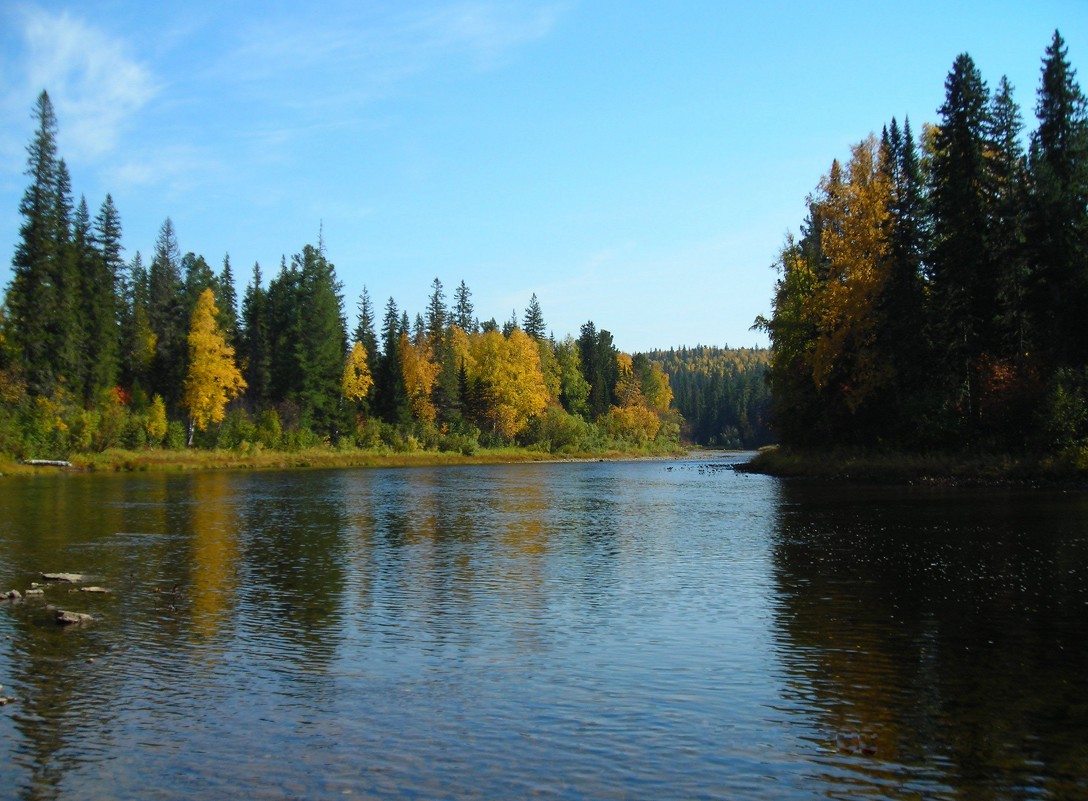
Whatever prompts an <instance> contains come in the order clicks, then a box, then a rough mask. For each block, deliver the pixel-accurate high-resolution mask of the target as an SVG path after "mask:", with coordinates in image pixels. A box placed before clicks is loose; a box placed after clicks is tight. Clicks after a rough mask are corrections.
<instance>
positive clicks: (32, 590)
mask: <svg viewBox="0 0 1088 801" xmlns="http://www.w3.org/2000/svg"><path fill="white" fill-rule="evenodd" d="M31 595H45V590H43V589H41V588H39V587H31V588H30V589H29V590H27V591H26V597H27V598H29V597H30V596H31Z"/></svg>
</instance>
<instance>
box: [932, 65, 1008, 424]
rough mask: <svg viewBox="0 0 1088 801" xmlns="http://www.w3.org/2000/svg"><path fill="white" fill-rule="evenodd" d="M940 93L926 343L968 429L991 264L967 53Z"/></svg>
mask: <svg viewBox="0 0 1088 801" xmlns="http://www.w3.org/2000/svg"><path fill="white" fill-rule="evenodd" d="M945 92H946V96H945V102H944V104H943V105H942V106H941V108H940V114H941V124H940V127H939V128H938V130H937V135H936V140H935V145H934V154H933V159H932V165H931V176H930V182H931V186H930V198H931V202H932V214H933V243H932V248H931V250H930V255H929V262H930V286H931V288H932V315H931V337H932V340H931V341H932V342H933V344H934V347H935V352H936V353H937V354H942V353H943V354H944V355H945V356H946V359H945V360H944V366H943V369H942V370H941V371H940V372H942V373H943V376H944V379H945V384H946V386H948V387H950V390H951V397H952V398H953V408H954V409H955V410H956V413H957V414H958V415H959V416H960V418H961V421H962V422H963V423H965V424H966V426H967V427H968V429H971V428H973V427H974V426H975V425H976V424H977V421H978V415H979V411H980V410H979V400H980V382H979V373H978V366H979V359H980V357H981V356H982V354H983V353H985V352H987V351H989V350H990V349H991V347H992V344H993V335H992V325H991V321H992V318H993V310H994V309H995V308H996V306H997V304H996V295H997V280H996V274H997V265H996V264H995V263H994V257H993V253H992V252H991V249H990V247H989V244H990V243H989V240H988V236H987V234H988V232H989V230H990V226H991V224H992V223H991V215H990V212H991V209H990V202H989V201H990V198H991V177H990V172H989V165H988V161H987V150H988V147H989V141H988V138H987V134H988V132H989V130H990V127H991V123H990V119H989V92H988V90H987V88H986V84H985V82H984V81H983V80H982V76H981V75H980V74H979V71H978V69H977V68H976V67H975V63H974V61H972V59H971V57H970V56H968V55H967V54H966V53H964V54H961V55H960V56H959V57H957V59H956V61H955V63H954V64H953V67H952V71H951V72H950V73H949V76H948V79H947V80H946V81H945ZM946 397H947V396H946Z"/></svg>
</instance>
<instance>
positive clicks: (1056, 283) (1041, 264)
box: [1030, 31, 1088, 365]
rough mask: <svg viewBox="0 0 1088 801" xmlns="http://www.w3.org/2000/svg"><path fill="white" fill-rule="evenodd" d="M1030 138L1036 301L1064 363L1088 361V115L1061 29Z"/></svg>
mask: <svg viewBox="0 0 1088 801" xmlns="http://www.w3.org/2000/svg"><path fill="white" fill-rule="evenodd" d="M1035 113H1036V116H1037V117H1038V119H1039V127H1038V129H1037V130H1036V132H1035V134H1034V136H1033V137H1032V141H1031V165H1030V168H1031V175H1032V186H1033V197H1032V203H1031V220H1030V235H1031V240H1032V243H1033V248H1032V249H1033V276H1032V278H1033V283H1034V284H1035V290H1034V297H1035V303H1034V309H1035V313H1036V316H1037V317H1038V319H1039V325H1040V326H1041V327H1042V329H1043V333H1044V339H1045V341H1046V342H1047V343H1048V344H1049V345H1050V347H1051V348H1052V350H1053V353H1054V358H1055V360H1056V361H1057V362H1058V363H1059V364H1078V365H1083V364H1084V363H1085V362H1086V361H1088V332H1086V331H1085V326H1084V324H1083V321H1082V319H1081V315H1082V314H1083V309H1084V308H1085V305H1086V303H1088V219H1086V214H1085V208H1086V204H1088V121H1086V118H1085V98H1084V95H1083V94H1082V93H1081V90H1080V87H1079V86H1078V85H1077V82H1076V72H1075V71H1074V70H1073V68H1072V67H1071V66H1070V64H1069V61H1068V58H1067V48H1066V45H1065V41H1064V40H1063V39H1062V37H1061V34H1059V33H1058V31H1055V32H1054V38H1053V40H1052V42H1051V44H1050V46H1049V47H1048V48H1047V50H1046V57H1045V58H1044V60H1043V69H1042V83H1041V86H1040V87H1039V95H1038V103H1037V105H1036V109H1035Z"/></svg>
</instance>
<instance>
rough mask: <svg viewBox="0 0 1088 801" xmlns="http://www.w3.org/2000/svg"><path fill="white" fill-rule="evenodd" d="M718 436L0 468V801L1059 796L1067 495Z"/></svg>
mask: <svg viewBox="0 0 1088 801" xmlns="http://www.w3.org/2000/svg"><path fill="white" fill-rule="evenodd" d="M740 458H743V457H739V456H725V455H722V456H718V457H710V458H706V459H692V460H682V461H676V462H654V461H650V462H606V463H571V464H527V465H518V466H480V467H442V468H434V469H432V468H411V469H397V470H381V469H372V470H312V471H283V472H251V473H245V472H199V473H188V474H148V475H128V476H96V475H85V476H79V475H77V476H48V475H43V476H35V477H30V478H18V477H7V478H3V479H0V590H3V591H5V592H6V591H7V590H8V589H12V588H14V589H17V590H19V591H20V592H25V591H26V590H27V589H30V588H31V586H32V583H39V584H42V585H43V586H42V587H41V589H42V590H43V594H42V595H41V596H35V597H28V598H25V599H23V600H21V601H7V602H4V603H3V604H0V685H3V689H0V696H9V697H13V698H14V699H15V700H14V701H13V702H12V703H10V704H8V705H6V706H3V707H0V801H8V799H12V800H14V799H22V800H30V799H33V800H35V801H37V800H38V799H58V800H63V801H69V800H74V799H186V800H187V801H194V800H195V801H202V800H203V799H208V800H209V801H210V800H211V799H223V798H232V797H243V798H249V799H333V798H366V799H385V798H389V799H394V798H396V799H514V798H529V797H532V798H540V799H582V798H587V799H747V798H751V799H758V798H775V799H828V798H832V799H874V798H888V799H918V798H925V799H953V798H955V799H963V798H971V799H1021V798H1024V799H1026V798H1032V799H1038V798H1053V799H1066V798H1078V797H1079V798H1084V797H1088V495H1085V494H1078V493H1060V492H1051V491H1040V490H992V489H948V488H944V489H935V488H888V487H852V486H845V485H829V484H813V483H805V482H799V481H781V480H778V479H773V478H769V477H764V476H750V475H745V474H739V473H735V472H733V470H732V469H731V464H732V463H734V462H735V461H737V460H738V459H740ZM43 572H72V573H81V574H85V579H84V581H83V582H82V583H75V584H71V583H62V582H44V581H43V580H42V579H41V574H42V573H43ZM90 586H96V587H100V588H102V589H105V590H108V592H104V593H95V592H83V591H81V590H83V589H85V588H88V587H90ZM58 608H59V609H65V610H70V611H76V612H82V613H85V614H90V615H92V616H93V617H94V621H93V622H91V623H89V624H86V625H76V626H67V627H63V626H60V625H58V624H57V623H56V622H55V610H56V609H58Z"/></svg>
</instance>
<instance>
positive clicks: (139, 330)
mask: <svg viewBox="0 0 1088 801" xmlns="http://www.w3.org/2000/svg"><path fill="white" fill-rule="evenodd" d="M149 284H150V281H149V278H148V274H147V268H146V267H144V263H143V257H142V256H141V255H140V252H139V251H136V254H135V255H134V256H133V257H132V262H131V263H130V264H129V267H128V278H127V279H126V281H125V296H124V299H123V300H124V302H123V304H122V314H121V381H122V383H123V384H125V385H127V386H129V387H133V388H140V389H141V390H143V391H146V390H147V389H148V388H149V387H150V386H151V383H152V378H151V369H152V366H153V364H154V361H155V352H156V350H157V348H156V344H157V343H156V336H155V332H154V330H153V329H152V327H151V312H150V296H151V291H150V286H149Z"/></svg>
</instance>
